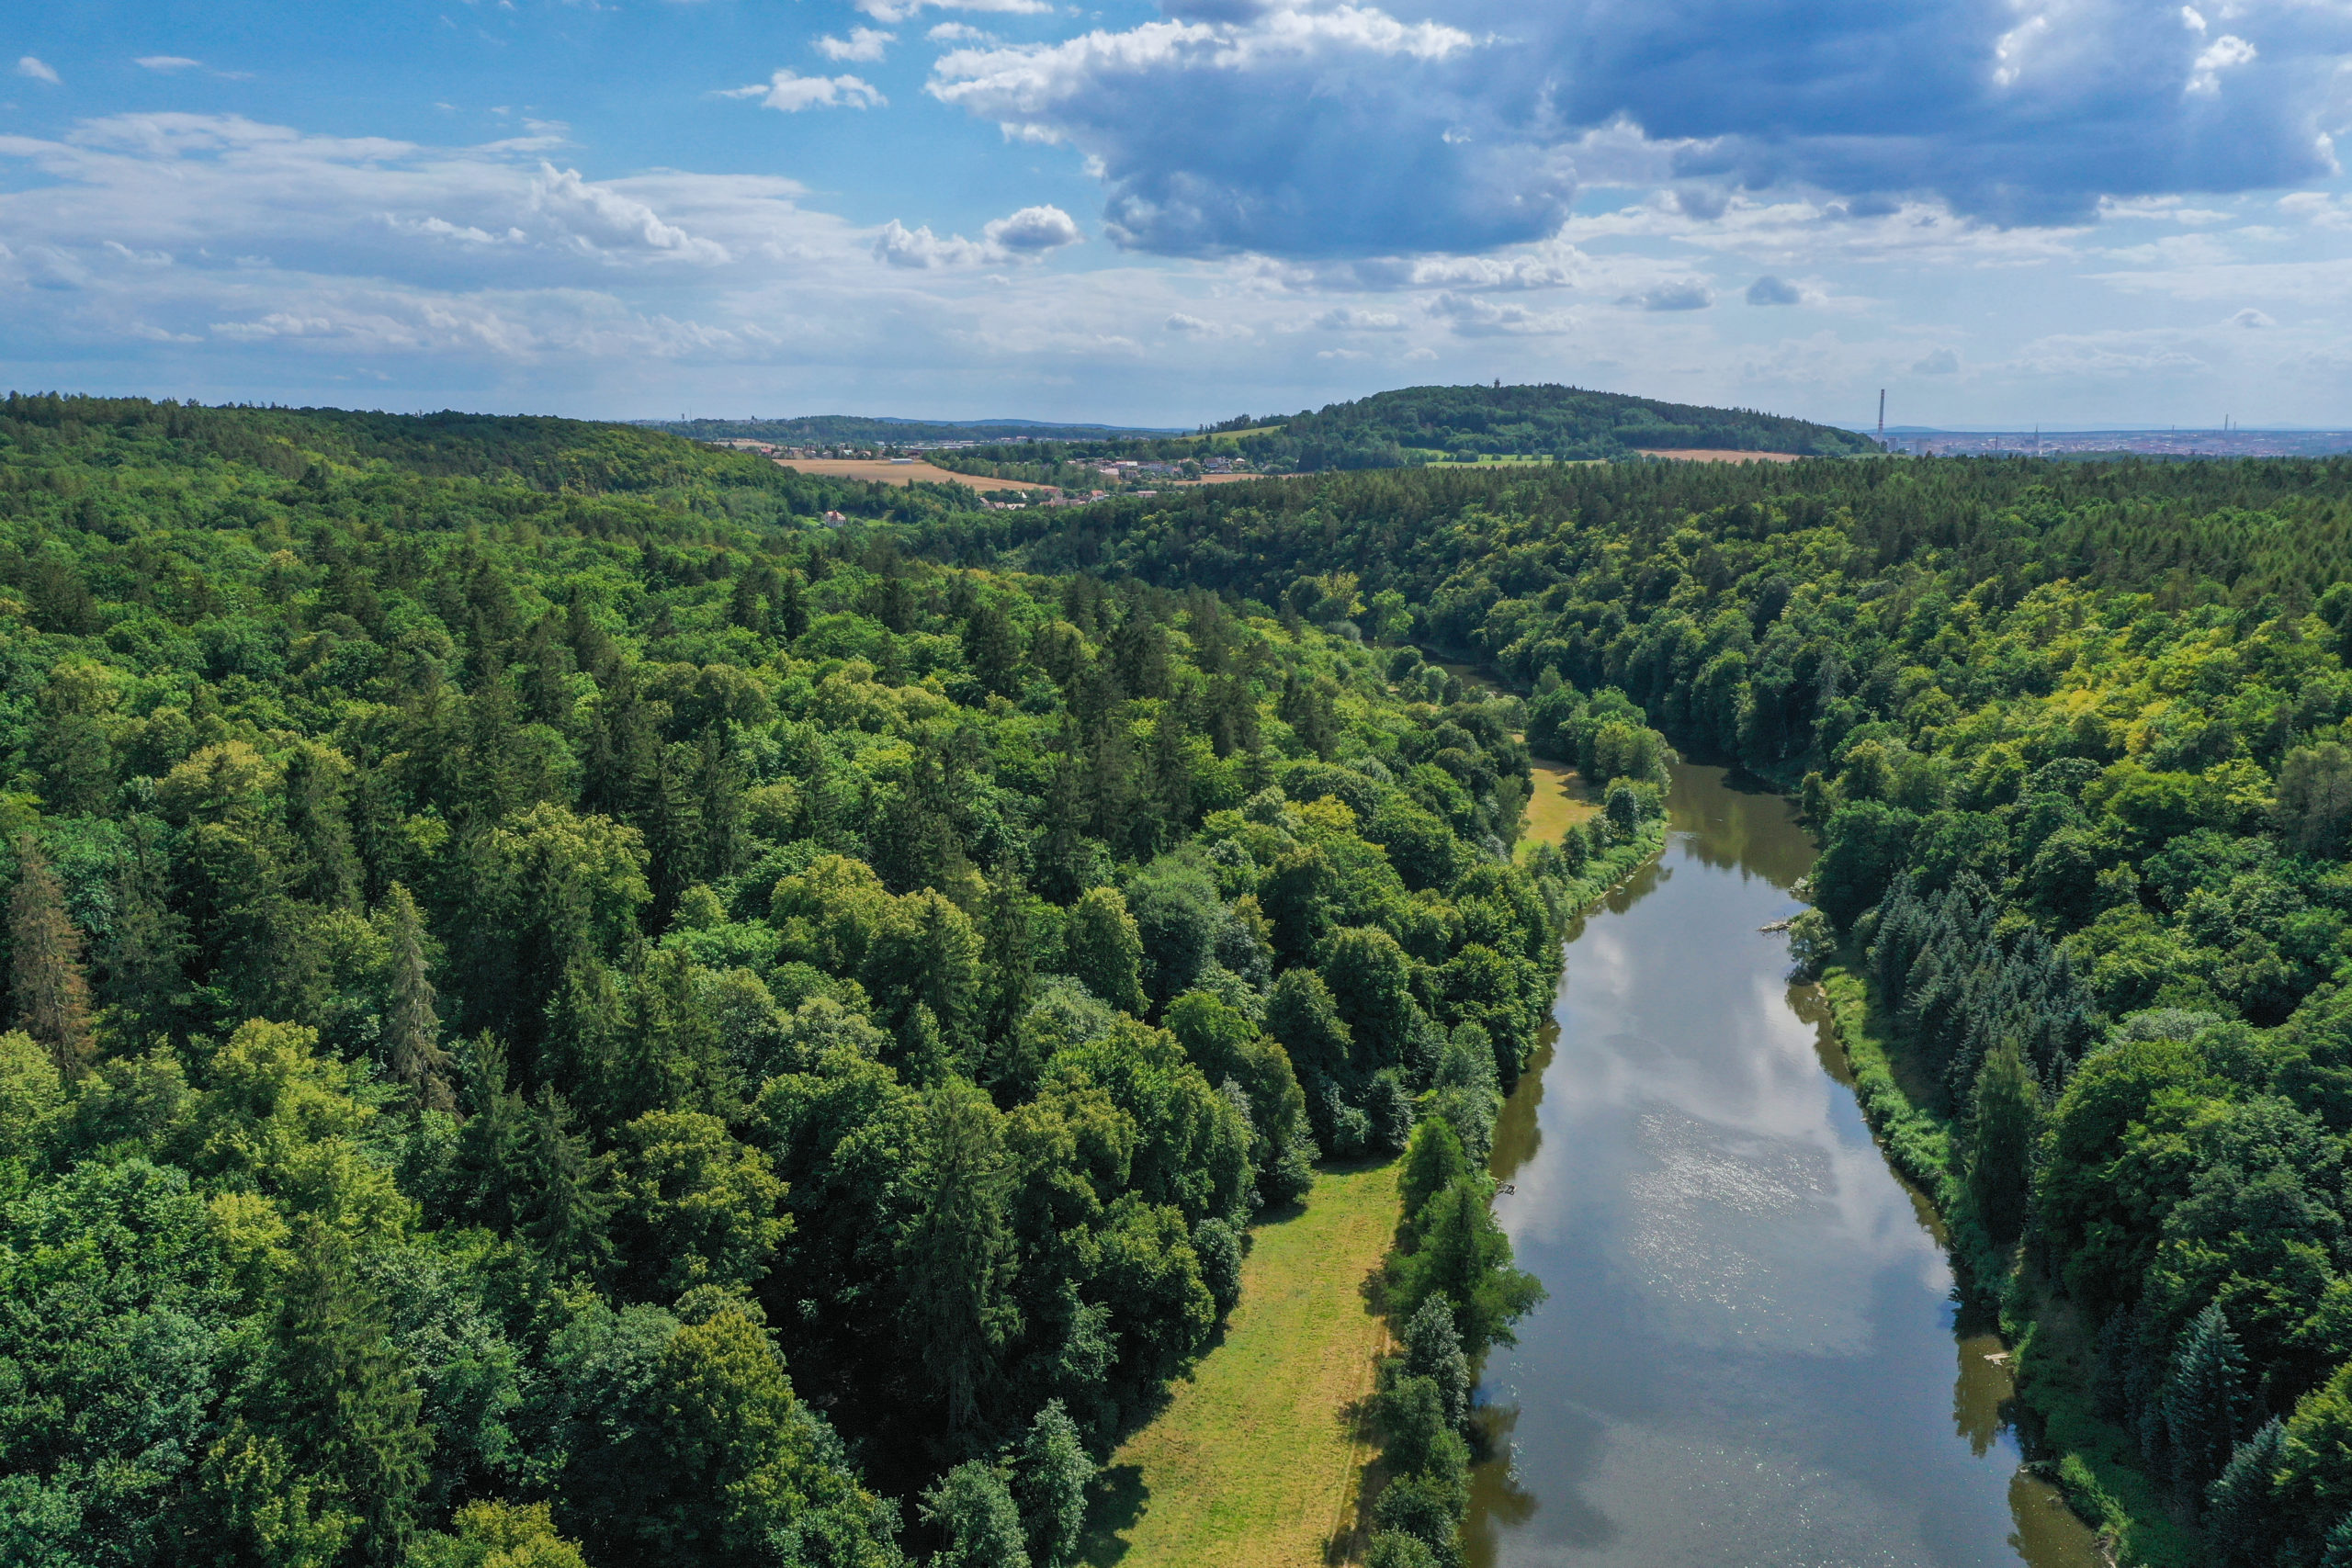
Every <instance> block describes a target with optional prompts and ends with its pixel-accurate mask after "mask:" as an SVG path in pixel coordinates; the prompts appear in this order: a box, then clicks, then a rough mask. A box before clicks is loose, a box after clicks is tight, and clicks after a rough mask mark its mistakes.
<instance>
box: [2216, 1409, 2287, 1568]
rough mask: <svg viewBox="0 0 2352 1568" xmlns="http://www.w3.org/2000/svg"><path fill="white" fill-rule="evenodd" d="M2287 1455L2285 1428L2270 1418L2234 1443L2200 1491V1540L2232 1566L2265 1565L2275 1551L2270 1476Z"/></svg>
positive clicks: (2274, 1501) (2275, 1508)
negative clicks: (2202, 1513) (2202, 1500)
mask: <svg viewBox="0 0 2352 1568" xmlns="http://www.w3.org/2000/svg"><path fill="white" fill-rule="evenodd" d="M2286 1458H2287V1428H2286V1427H2285V1426H2284V1424H2282V1423H2281V1422H2280V1421H2279V1420H2278V1417H2276V1416H2273V1417H2272V1418H2271V1419H2269V1420H2268V1421H2266V1422H2264V1423H2263V1424H2262V1426H2261V1427H2260V1428H2259V1429H2258V1430H2257V1431H2256V1433H2255V1434H2254V1436H2252V1437H2251V1438H2247V1439H2246V1440H2245V1442H2242V1443H2240V1444H2239V1445H2238V1446H2237V1448H2236V1450H2234V1451H2233V1452H2232V1453H2231V1455H2230V1462H2229V1463H2228V1464H2226V1465H2224V1466H2223V1467H2222V1473H2221V1475H2220V1477H2219V1478H2218V1479H2216V1480H2215V1481H2214V1483H2213V1484H2212V1485H2211V1486H2209V1487H2207V1488H2206V1489H2205V1519H2204V1525H2205V1538H2206V1540H2209V1541H2211V1542H2212V1544H2213V1546H2214V1547H2215V1549H2216V1550H2217V1551H2220V1552H2221V1553H2222V1557H2223V1559H2224V1560H2225V1561H2226V1562H2229V1563H2231V1564H2232V1565H2233V1568H2235V1565H2238V1564H2245V1565H2246V1568H2255V1565H2257V1564H2258V1565H2260V1568H2269V1564H2270V1562H2271V1561H2272V1559H2273V1557H2274V1556H2275V1555H2276V1553H2277V1550H2278V1504H2277V1499H2276V1498H2275V1497H2274V1496H2273V1495H2272V1493H2273V1483H2274V1479H2275V1478H2276V1477H2277V1475H2278V1472H2279V1469H2280V1468H2281V1467H2282V1466H2283V1465H2284V1464H2285V1462H2286Z"/></svg>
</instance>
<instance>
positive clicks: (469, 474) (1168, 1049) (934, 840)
mask: <svg viewBox="0 0 2352 1568" xmlns="http://www.w3.org/2000/svg"><path fill="white" fill-rule="evenodd" d="M942 488H943V489H944V488H945V487H942ZM956 504H957V503H956V500H955V498H954V496H953V495H951V494H938V493H933V492H932V491H918V492H916V493H912V494H910V493H909V492H907V491H899V490H892V489H888V488H887V487H882V486H868V485H850V484H841V483H835V482H832V481H828V480H821V479H809V478H805V477H803V476H800V475H797V474H794V473H790V472H788V471H786V470H784V469H781V468H777V467H776V466H775V465H774V464H772V463H768V462H765V461H763V460H761V459H757V458H751V457H738V456H735V455H733V454H729V453H723V452H714V451H712V450H710V449H708V448H705V447H698V446H694V445H693V444H690V443H687V442H684V441H681V440H678V439H676V438H674V437H670V436H666V435H662V434H658V433H652V432H647V431H643V430H632V429H626V428H616V427H610V426H596V425H586V424H577V423H568V422H562V421H553V420H507V419H489V418H477V417H474V416H467V415H457V414H444V415H433V416H422V417H413V418H411V417H396V416H390V415H373V414H347V413H341V412H334V411H319V410H284V409H200V408H195V407H192V406H181V405H175V404H171V403H148V402H143V401H139V400H94V399H76V398H62V397H50V396H44V397H11V398H9V399H8V400H6V401H5V403H0V750H4V751H5V755H6V782H5V787H0V886H6V897H7V912H6V955H5V959H6V961H5V964H0V969H5V972H6V986H7V990H6V1020H7V1022H8V1026H9V1031H10V1032H7V1033H6V1034H5V1035H0V1557H5V1558H6V1560H7V1561H9V1562H23V1563H27V1564H36V1563H38V1564H43V1565H59V1568H64V1565H74V1568H81V1565H91V1568H99V1565H115V1564H122V1565H130V1564H155V1563H163V1564H180V1563H186V1564H207V1565H209V1564H230V1563H235V1564H271V1565H280V1564H282V1565H287V1568H298V1565H299V1568H341V1565H345V1564H416V1565H421V1568H445V1565H446V1568H485V1565H492V1564H495V1565H498V1568H511V1565H522V1564H529V1565H530V1568H578V1565H584V1564H614V1565H618V1564H626V1563H636V1562H652V1561H660V1562H675V1563H683V1564H700V1563H707V1564H714V1565H716V1564H729V1565H735V1564H769V1565H773V1568H890V1565H894V1564H900V1563H916V1562H928V1563H933V1564H939V1565H942V1568H966V1565H970V1568H978V1565H981V1564H986V1565H989V1568H1025V1565H1035V1568H1066V1565H1068V1564H1069V1563H1072V1562H1075V1561H1077V1560H1078V1558H1079V1554H1080V1551H1081V1548H1082V1545H1083V1536H1084V1530H1085V1528H1086V1527H1085V1510H1086V1506H1087V1502H1088V1497H1089V1489H1090V1485H1091V1482H1092V1479H1093V1477H1094V1475H1095V1472H1096V1466H1097V1465H1098V1464H1099V1462H1100V1461H1101V1460H1102V1459H1103V1455H1104V1454H1105V1453H1106V1452H1107V1451H1108V1450H1109V1449H1110V1447H1111V1446H1112V1445H1113V1444H1114V1442H1115V1441H1116V1440H1117V1439H1118V1438H1119V1436H1120V1434H1121V1433H1122V1432H1124V1431H1125V1430H1127V1429H1129V1428H1131V1427H1132V1426H1133V1425H1134V1424H1135V1423H1136V1422H1137V1421H1138V1420H1140V1419H1142V1418H1144V1417H1146V1416H1148V1414H1149V1412H1150V1411H1151V1410H1152V1409H1153V1408H1155V1407H1156V1404H1158V1402H1159V1399H1160V1398H1161V1396H1162V1394H1163V1391H1164V1390H1165V1387H1166V1385H1167V1383H1168V1382H1169V1380H1170V1379H1171V1378H1173V1377H1176V1376H1179V1375H1181V1374H1182V1372H1183V1371H1184V1370H1185V1369H1186V1368H1187V1366H1188V1365H1190V1364H1191V1363H1192V1362H1193V1359H1195V1358H1197V1357H1198V1356H1199V1355H1201V1354H1202V1353H1203V1352H1204V1349H1205V1348H1207V1347H1208V1346H1209V1345H1210V1344H1211V1343H1212V1341H1213V1339H1214V1337H1215V1336H1216V1332H1217V1327H1218V1325H1219V1323H1220V1322H1221V1320H1222V1319H1223V1318H1224V1316H1225V1314H1227V1313H1228V1312H1229V1311H1230V1310H1231V1309H1232V1308H1233V1306H1234V1304H1235V1300H1236V1290H1237V1285H1238V1279H1239V1270H1240V1264H1241V1260H1242V1258H1243V1255H1244V1252H1245V1249H1246V1248H1247V1247H1248V1246H1249V1231H1250V1225H1251V1224H1252V1222H1253V1220H1254V1219H1256V1218H1257V1217H1259V1216H1261V1215H1265V1214H1276V1213H1282V1212H1284V1211H1285V1210H1286V1209H1289V1208H1291V1207H1294V1206H1295V1205H1298V1204H1301V1203H1305V1204H1310V1205H1311V1204H1312V1203H1313V1202H1314V1201H1316V1200H1315V1195H1314V1184H1315V1180H1316V1168H1317V1164H1318V1163H1319V1162H1323V1161H1328V1160H1351V1159H1362V1158H1369V1157H1387V1156H1393V1155H1397V1153H1398V1152H1399V1151H1403V1153H1402V1158H1401V1161H1400V1168H1401V1169H1402V1171H1403V1173H1404V1174H1403V1178H1402V1194H1401V1203H1402V1207H1401V1208H1400V1218H1401V1220H1402V1224H1401V1227H1400V1237H1399V1244H1398V1248H1397V1254H1396V1258H1395V1261H1394V1264H1393V1268H1392V1270H1391V1272H1392V1276H1393V1278H1392V1286H1391V1289H1392V1291H1393V1293H1394V1300H1393V1313H1394V1315H1395V1317H1396V1319H1397V1333H1398V1338H1399V1341H1400V1343H1401V1344H1402V1345H1403V1346H1404V1347H1405V1352H1404V1353H1403V1354H1401V1355H1400V1356H1399V1357H1397V1359H1395V1360H1394V1362H1393V1363H1392V1365H1391V1366H1390V1367H1389V1368H1388V1369H1387V1371H1385V1372H1384V1373H1383V1381H1382V1385H1381V1388H1382V1392H1381V1394H1380V1398H1379V1405H1380V1409H1379V1412H1378V1416H1377V1419H1378V1420H1379V1422H1380V1424H1381V1427H1382V1430H1383V1431H1384V1432H1385V1434H1386V1436H1387V1442H1388V1450H1389V1459H1390V1470H1391V1472H1392V1473H1394V1474H1395V1475H1396V1476H1397V1478H1398V1479H1397V1481H1396V1482H1395V1483H1392V1484H1391V1485H1389V1486H1388V1487H1387V1488H1386V1490H1385V1492H1384V1493H1383V1494H1382V1496H1381V1500H1380V1503H1379V1506H1378V1510H1377V1518H1376V1521H1375V1522H1376V1525H1377V1527H1378V1528H1377V1529H1376V1530H1375V1531H1374V1534H1373V1536H1372V1538H1371V1540H1369V1542H1368V1546H1369V1550H1370V1551H1371V1554H1372V1561H1374V1562H1380V1563H1383V1564H1384V1565H1385V1568H1431V1565H1434V1564H1441V1563H1451V1562H1454V1561H1456V1560H1457V1547H1456V1538H1455V1530H1456V1528H1457V1525H1458V1523H1459V1521H1460V1519H1461V1518H1462V1517H1463V1512H1464V1508H1465V1507H1466V1490H1465V1477H1466V1464H1467V1461H1468V1455H1469V1449H1468V1446H1467V1445H1468V1441H1469V1435H1468V1428H1467V1425H1466V1414H1467V1413H1466V1409H1465V1404H1466V1396H1467V1392H1468V1389H1469V1387H1470V1386H1471V1380H1472V1379H1473V1377H1474V1376H1475V1368H1476V1362H1477V1360H1478V1359H1479V1357H1480V1356H1481V1355H1483V1353H1484V1351H1485V1349H1486V1348H1487V1346H1488V1345H1490V1344H1492V1343H1495V1342H1497V1341H1498V1340H1499V1339H1502V1338H1504V1337H1507V1336H1508V1335H1509V1333H1510V1323H1511V1321H1512V1320H1513V1318H1514V1317H1515V1316H1516V1315H1517V1314H1520V1313H1521V1312H1523V1311H1524V1310H1526V1308H1527V1306H1528V1305H1529V1304H1530V1303H1532V1300H1533V1299H1534V1295H1535V1294H1536V1293H1537V1292H1536V1288H1535V1287H1534V1285H1533V1283H1532V1281H1531V1280H1527V1279H1526V1278H1525V1277H1524V1276H1521V1275H1519V1274H1516V1273H1515V1272H1514V1271H1513V1270H1512V1269H1511V1268H1510V1245H1509V1243H1508V1241H1507V1240H1506V1239H1505V1238H1504V1237H1503V1236H1502V1235H1501V1233H1500V1232H1499V1230H1498V1229H1497V1227H1496V1226H1495V1224H1494V1222H1493V1220H1492V1218H1491V1217H1490V1215H1489V1214H1488V1213H1487V1201H1486V1200H1487V1191H1488V1186H1489V1183H1488V1181H1487V1178H1486V1177H1485V1175H1484V1173H1483V1164H1484V1158H1483V1156H1484V1151H1485V1149H1486V1147H1487V1142H1488V1140H1489V1138H1490V1137H1491V1128H1492V1122H1493V1118H1494V1115H1495V1111H1496V1109H1497V1107H1498V1104H1499V1103H1500V1097H1501V1092H1502V1090H1503V1089H1505V1088H1506V1087H1507V1086H1508V1085H1509V1084H1510V1082H1511V1081H1512V1080H1513V1078H1514V1077H1516V1076H1517V1075H1518V1073H1519V1071H1520V1070H1521V1066H1522V1065H1523V1064H1524V1063H1525V1061H1526V1059H1527V1055H1528V1053H1529V1051H1530V1049H1531V1047H1532V1043H1533V1041H1534V1038H1535V1032H1536V1029H1537V1026H1538V1024H1539V1023H1540V1021H1541V1020H1542V1019H1543V1018H1544V1013H1545V1010H1546V1008H1547V1005H1548V1002H1549V999H1550V998H1551V996H1552V993H1553V989H1554V986H1555V981H1556V976H1557V951H1558V946H1559V942H1560V938H1561V933H1562V930H1563V926H1564V923H1565V921H1566V919H1567V917H1568V916H1569V915H1570V914H1572V913H1573V912H1574V908H1575V906H1576V904H1577V901H1578V900H1579V899H1581V898H1583V897H1589V892H1590V890H1591V889H1592V887H1593V886H1596V883H1595V882H1594V880H1593V879H1594V878H1600V877H1605V876H1613V875H1615V874H1617V868H1621V867H1623V865H1624V864H1626V863H1629V857H1638V856H1639V855H1641V854H1645V853H1647V852H1649V847H1650V846H1654V845H1655V842H1656V836H1657V811H1658V807H1657V792H1656V784H1657V780H1658V779H1659V778H1660V777H1662V776H1663V775H1662V772H1661V769H1662V759H1663V758H1664V757H1665V755H1666V753H1665V752H1664V751H1663V750H1662V747H1663V742H1662V741H1661V740H1660V739H1658V737H1657V733H1656V732H1655V731H1654V730H1650V729H1647V728H1645V724H1644V722H1643V721H1642V719H1641V716H1640V715H1639V714H1638V712H1637V711H1636V710H1635V709H1634V708H1633V707H1632V705H1630V704H1629V703H1623V702H1620V703H1618V704H1617V705H1614V706H1609V705H1603V706H1601V707H1596V708H1594V709H1593V711H1592V713H1591V714H1589V715H1583V714H1581V713H1580V714H1579V715H1576V716H1566V718H1565V719H1563V718H1562V717H1561V716H1558V715H1554V716H1553V722H1554V724H1555V728H1557V726H1558V725H1559V724H1560V723H1562V722H1565V723H1566V724H1567V725H1569V726H1571V727H1574V726H1575V725H1577V723H1579V722H1583V721H1584V720H1586V719H1589V720H1590V722H1589V723H1588V724H1587V725H1586V728H1588V729H1589V730H1590V731H1591V734H1590V737H1589V739H1590V740H1591V742H1592V746H1593V747H1594V748H1595V755H1596V759H1598V758H1599V757H1600V756H1601V755H1602V754H1603V753H1604V752H1605V754H1606V755H1607V756H1608V757H1611V758H1616V759H1618V760H1619V761H1620V763H1621V764H1622V765H1621V766H1620V767H1619V770H1618V771H1619V773H1621V775H1622V776H1620V777H1619V778H1618V779H1617V780H1616V781H1615V782H1614V783H1613V784H1612V785H1611V795H1610V797H1609V809H1608V811H1607V812H1606V813H1604V814H1603V815H1602V816H1601V817H1600V818H1596V819H1595V820H1594V822H1593V823H1592V824H1591V825H1589V827H1588V828H1587V829H1583V830H1579V831H1577V832H1575V833H1571V834H1570V835H1569V836H1568V837H1567V839H1566V842H1565V843H1564V844H1562V845H1560V846H1558V847H1556V848H1555V847H1553V846H1550V845H1545V846H1542V847H1540V848H1536V849H1533V850H1532V852H1521V853H1517V854H1514V852H1513V850H1514V844H1513V840H1514V839H1515V837H1516V835H1517V833H1518V828H1519V819H1520V815H1521V807H1522V805H1523V803H1524V802H1525V800H1526V799H1527V795H1528V789H1529V775H1528V751H1527V748H1526V745H1525V743H1524V742H1523V741H1522V740H1521V739H1520V735H1519V732H1520V731H1521V728H1523V727H1524V726H1525V725H1526V723H1527V722H1528V719H1527V716H1526V715H1525V714H1524V713H1523V712H1522V711H1521V704H1519V703H1518V702H1517V701H1515V700H1511V699H1495V698H1490V697H1488V696H1487V695H1486V694H1480V693H1474V692H1467V691H1465V690H1464V689H1463V687H1462V686H1461V685H1460V683H1459V682H1455V681H1454V680H1453V679H1452V678H1451V677H1449V676H1447V675H1446V674H1445V673H1444V672H1443V671H1441V670H1438V669H1436V668H1434V667H1431V666H1428V665H1426V664H1424V663H1423V662H1422V660H1421V658H1420V656H1419V654H1418V653H1416V652H1414V651H1413V650H1411V649H1385V648H1376V647H1374V646H1370V645H1368V644H1367V643H1366V641H1365V640H1364V639H1363V637H1361V636H1360V635H1358V634H1357V633H1356V632H1355V631H1354V630H1353V628H1352V627H1351V626H1350V625H1347V624H1345V622H1346V616H1347V615H1349V614H1353V613H1355V611H1356V608H1357V606H1356V605H1355V604H1354V600H1353V597H1352V595H1351V592H1349V590H1348V587H1347V584H1346V582H1345V581H1343V580H1342V579H1341V578H1340V577H1338V576H1327V579H1326V581H1325V582H1324V585H1323V588H1322V589H1321V590H1319V591H1318V592H1321V594H1322V597H1321V598H1318V599H1317V601H1316V602H1315V604H1312V605H1307V606H1306V607H1305V608H1303V609H1302V607H1301V606H1300V604H1298V603H1296V601H1297V598H1298V596H1297V595H1295V594H1287V595H1286V596H1285V595H1284V594H1278V595H1276V597H1275V598H1274V599H1266V598H1264V597H1262V596H1260V595H1256V594H1253V593H1251V592H1244V591H1241V590H1240V589H1238V588H1234V587H1226V586H1216V587H1203V586H1166V585H1161V584H1159V583H1158V582H1155V581H1152V580H1151V577H1150V576H1149V575H1148V574H1146V573H1143V572H1127V571H1121V572H1108V571H1103V570H1093V569H1092V568H1091V566H1080V565H1079V564H1076V563H1070V564H1056V565H1045V564H1038V565H1034V566H1023V565H1018V564H1014V563H1013V562H1012V561H1011V560H1009V559H1008V560H1005V561H1002V562H997V561H990V562H989V563H985V564H983V563H980V562H978V561H975V560H969V559H963V558H956V556H957V555H962V556H969V555H972V554H974V553H976V552H977V551H978V545H977V544H976V543H974V542H973V541H971V540H969V539H966V540H965V543H964V545H963V546H961V547H959V549H958V550H957V551H953V552H948V554H947V555H946V556H945V557H942V556H941V555H939V554H938V553H937V552H934V553H933V555H930V556H926V555H925V554H924V553H923V549H922V547H923V546H925V545H926V544H936V543H938V542H939V541H940V540H942V539H950V538H962V537H964V536H963V534H962V528H961V525H956V524H955V523H954V522H953V519H954V518H955V517H956V515H957V513H956V511H955V508H956ZM828 511H838V512H842V513H846V514H847V515H848V516H849V517H850V518H851V519H852V522H851V523H849V524H847V525H840V526H833V527H827V526H823V525H820V524H818V523H816V522H815V520H816V519H818V518H820V516H821V515H822V513H825V512H828ZM967 515H968V516H969V517H970V518H971V519H972V520H973V521H974V522H975V523H977V522H978V520H980V519H982V518H985V517H987V516H989V515H998V514H987V513H969V514H967ZM1399 629H1401V624H1400V627H1399ZM1577 673H1578V674H1582V673H1584V672H1583V671H1582V670H1581V668H1580V667H1579V670H1578V671H1577ZM1547 711H1548V710H1547ZM1579 733H1580V732H1579ZM1596 766H1600V763H1599V761H1596Z"/></svg>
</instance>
